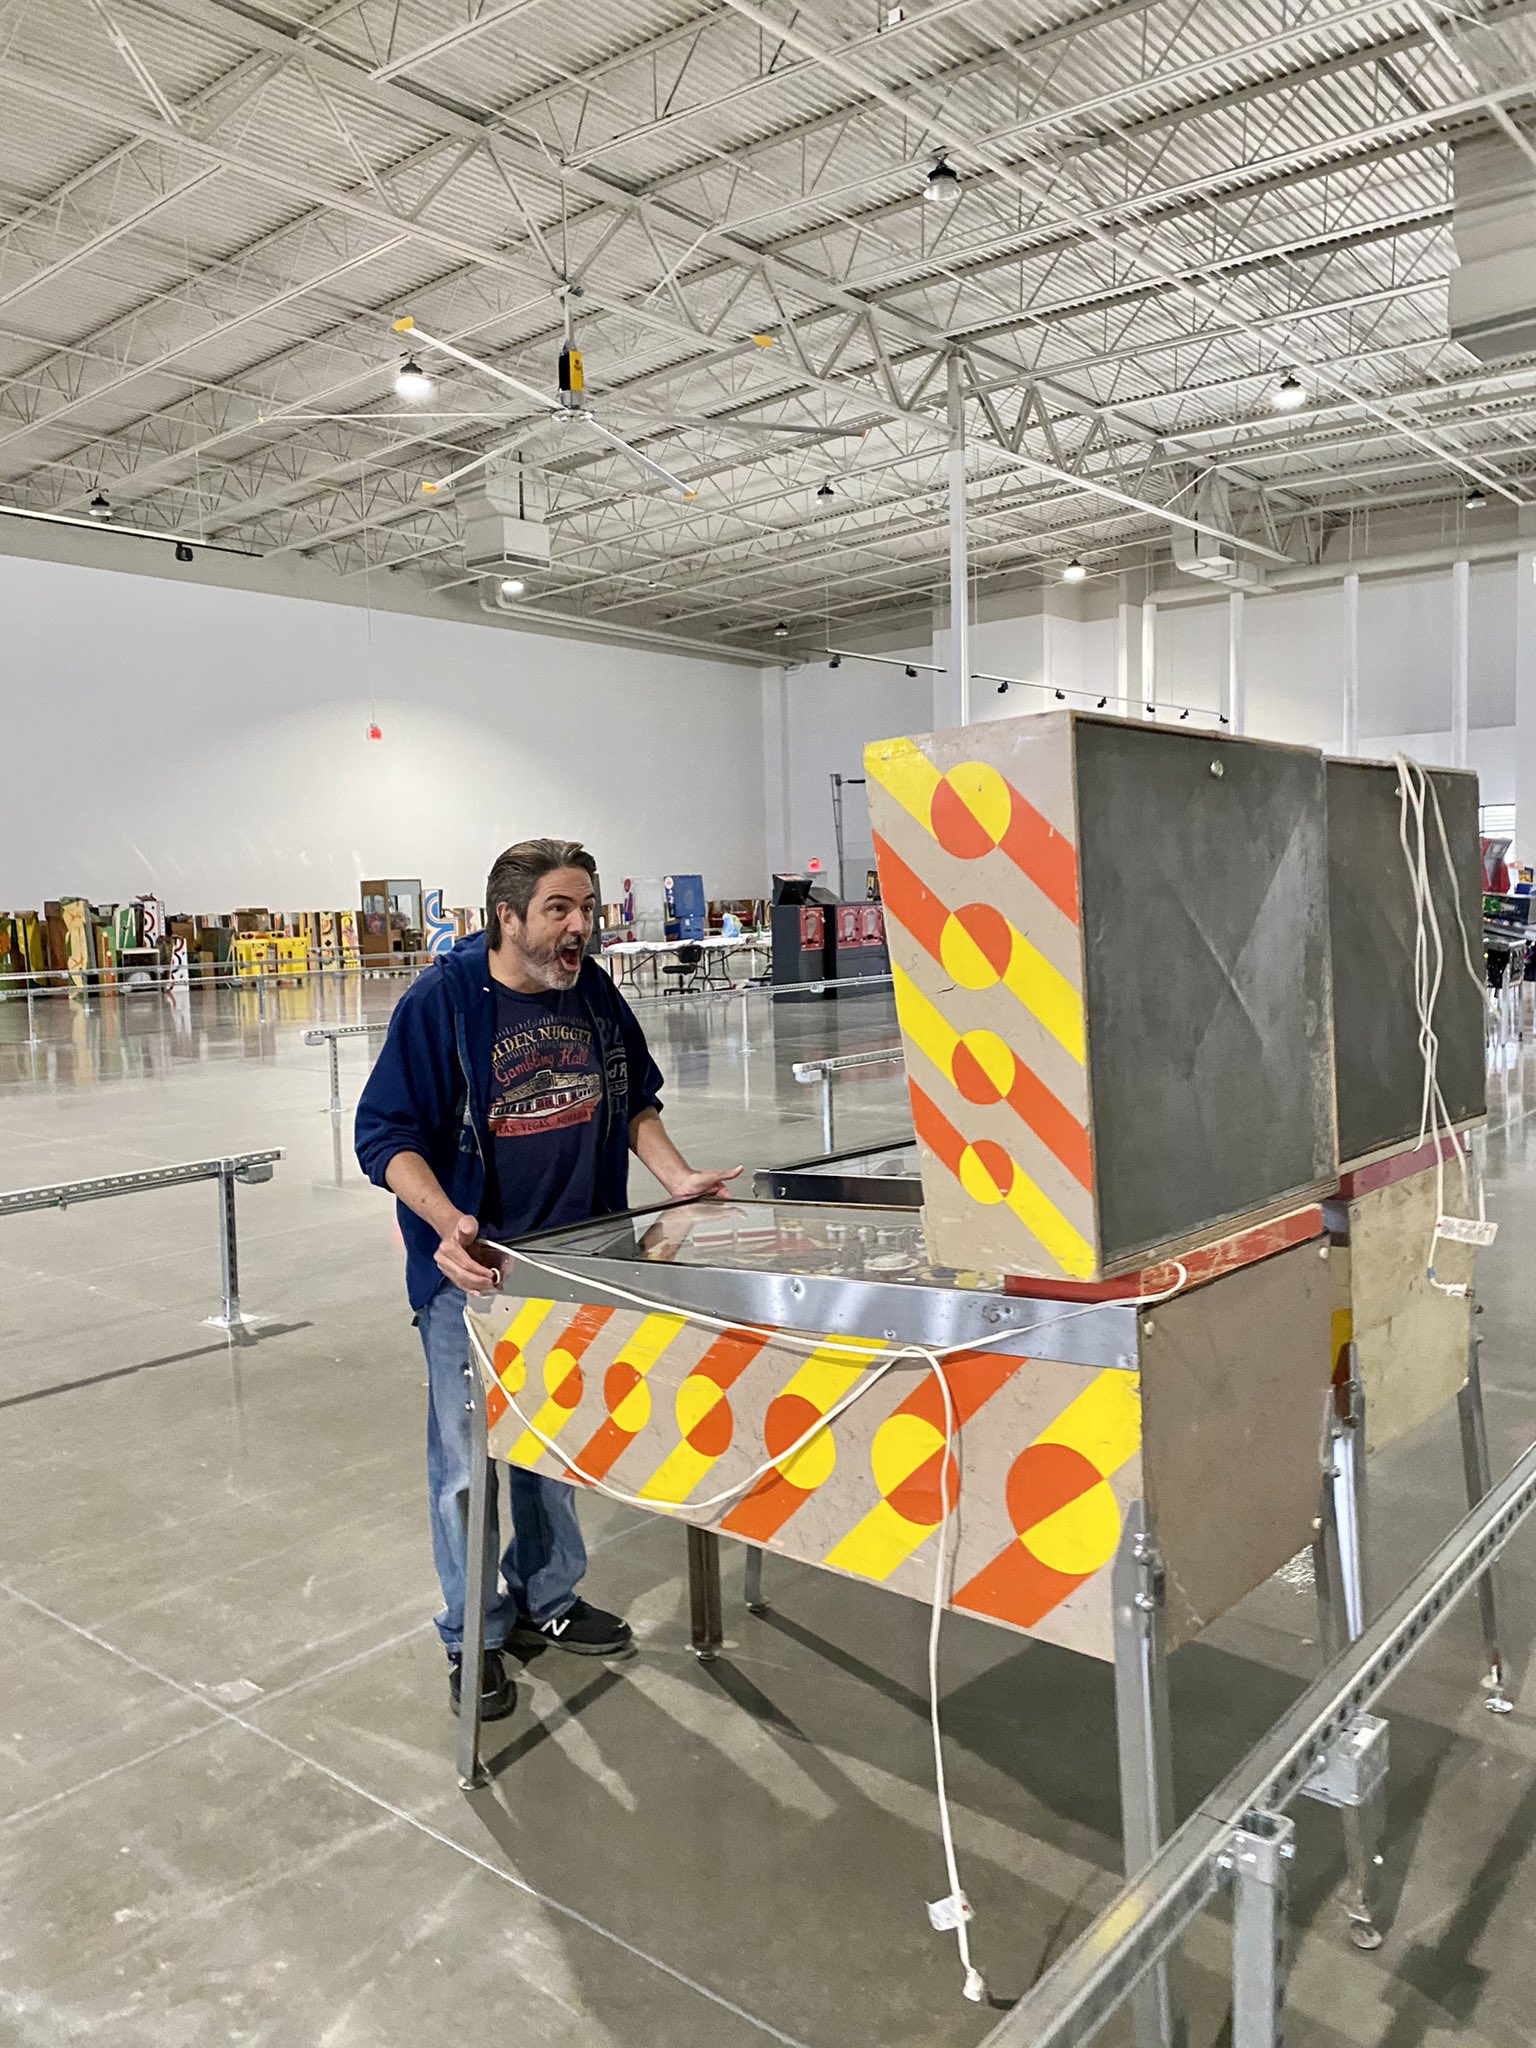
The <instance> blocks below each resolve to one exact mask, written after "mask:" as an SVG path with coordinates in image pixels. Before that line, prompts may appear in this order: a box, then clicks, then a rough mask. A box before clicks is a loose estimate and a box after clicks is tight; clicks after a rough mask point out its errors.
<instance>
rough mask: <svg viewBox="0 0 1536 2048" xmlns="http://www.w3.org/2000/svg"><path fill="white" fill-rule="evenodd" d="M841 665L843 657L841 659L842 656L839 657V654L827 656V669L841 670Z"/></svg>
mask: <svg viewBox="0 0 1536 2048" xmlns="http://www.w3.org/2000/svg"><path fill="white" fill-rule="evenodd" d="M842 665H843V657H842V656H841V655H840V654H829V655H828V656H827V667H828V668H841V667H842Z"/></svg>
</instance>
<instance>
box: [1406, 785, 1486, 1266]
mask: <svg viewBox="0 0 1536 2048" xmlns="http://www.w3.org/2000/svg"><path fill="white" fill-rule="evenodd" d="M1394 765H1395V767H1396V769H1397V794H1398V825H1397V836H1398V841H1399V843H1400V845H1401V846H1402V849H1403V858H1404V860H1405V861H1406V862H1407V864H1408V878H1409V883H1410V886H1411V888H1412V891H1413V904H1414V918H1415V930H1414V947H1413V983H1414V1006H1415V1009H1416V1011H1417V1014H1418V1020H1419V1051H1420V1054H1421V1055H1422V1057H1423V1061H1424V1087H1423V1095H1422V1099H1421V1103H1420V1110H1419V1143H1420V1144H1421V1145H1422V1144H1424V1143H1425V1142H1426V1139H1427V1140H1428V1141H1429V1142H1430V1143H1432V1144H1433V1146H1434V1150H1435V1221H1434V1225H1433V1227H1432V1229H1431V1231H1430V1239H1429V1258H1428V1262H1427V1265H1426V1269H1425V1270H1426V1277H1427V1278H1428V1280H1429V1284H1430V1285H1431V1287H1433V1288H1434V1289H1435V1290H1436V1291H1437V1292H1438V1293H1440V1294H1450V1295H1458V1296H1464V1295H1465V1294H1466V1293H1467V1292H1468V1289H1467V1287H1466V1286H1465V1284H1463V1283H1460V1282H1455V1283H1452V1282H1448V1281H1444V1280H1442V1279H1441V1278H1440V1277H1439V1275H1438V1274H1437V1272H1436V1271H1435V1254H1436V1249H1437V1247H1438V1245H1439V1243H1440V1239H1441V1236H1442V1234H1443V1232H1442V1225H1443V1224H1444V1223H1445V1221H1446V1210H1445V1148H1446V1143H1447V1141H1449V1143H1450V1146H1451V1149H1452V1150H1453V1151H1454V1153H1455V1155H1456V1161H1457V1164H1458V1166H1459V1167H1460V1169H1461V1198H1462V1202H1463V1204H1464V1206H1467V1207H1470V1206H1471V1203H1472V1200H1473V1178H1474V1177H1473V1171H1472V1156H1471V1147H1470V1145H1469V1144H1468V1143H1467V1142H1466V1140H1465V1139H1464V1138H1463V1137H1462V1135H1461V1134H1460V1132H1458V1131H1457V1130H1456V1129H1455V1128H1454V1126H1453V1124H1452V1120H1451V1115H1450V1111H1449V1109H1448V1107H1447V1105H1446V1100H1445V1095H1444V1092H1443V1090H1442V1089H1441V1086H1440V1072H1439V1068H1440V1038H1439V1034H1438V1032H1437V1031H1436V1029H1435V1007H1436V1004H1437V1002H1438V1001H1439V996H1440V988H1441V984H1442V982H1443V980H1444V975H1445V943H1444V940H1443V938H1442V935H1441V931H1440V919H1439V915H1438V913H1437V911H1436V909H1435V902H1434V892H1433V888H1432V886H1431V880H1430V863H1429V842H1428V836H1427V832H1426V810H1427V809H1428V810H1431V811H1433V814H1434V820H1435V830H1436V835H1437V837H1438V839H1439V842H1440V851H1441V856H1442V858H1443V860H1444V862H1445V871H1446V876H1447V878H1448V881H1449V885H1450V890H1451V901H1452V904H1453V906H1454V908H1455V912H1456V924H1457V929H1458V931H1459V933H1460V937H1461V955H1462V963H1463V965H1464V966H1465V968H1466V971H1467V974H1468V976H1469V978H1470V979H1471V981H1472V984H1473V986H1474V987H1475V988H1476V990H1477V992H1478V1002H1479V1007H1480V1008H1482V1009H1483V1010H1484V1012H1485V1014H1486V1009H1487V1004H1488V990H1487V986H1486V983H1485V981H1484V978H1483V977H1482V976H1481V975H1480V974H1479V973H1478V971H1477V969H1476V968H1475V967H1474V965H1473V963H1472V944H1471V940H1470V939H1469V937H1468V935H1467V926H1466V920H1465V918H1464V917H1463V916H1462V912H1461V891H1460V889H1459V888H1458V886H1457V881H1456V869H1455V866H1454V864H1453V862H1452V860H1451V848H1450V839H1449V836H1448V834H1447V832H1446V829H1445V816H1444V813H1443V812H1442V810H1441V807H1440V793H1439V791H1438V790H1437V789H1436V788H1435V785H1434V783H1433V782H1432V781H1431V779H1430V777H1429V774H1428V772H1427V771H1426V770H1425V768H1424V767H1423V766H1422V765H1421V764H1420V763H1419V762H1417V761H1413V760H1410V759H1409V757H1408V756H1407V755H1406V754H1398V755H1396V756H1395V757H1394ZM1410 821H1411V823H1410ZM1476 1202H1477V1221H1478V1223H1479V1224H1483V1223H1485V1222H1486V1220H1487V1207H1486V1198H1485V1195H1484V1190H1483V1183H1482V1176H1481V1175H1480V1174H1479V1175H1477V1176H1476Z"/></svg>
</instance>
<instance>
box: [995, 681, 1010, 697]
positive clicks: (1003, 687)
mask: <svg viewBox="0 0 1536 2048" xmlns="http://www.w3.org/2000/svg"><path fill="white" fill-rule="evenodd" d="M997 694H998V695H999V697H1006V696H1007V694H1008V685H1007V684H1006V683H999V684H998V686H997Z"/></svg>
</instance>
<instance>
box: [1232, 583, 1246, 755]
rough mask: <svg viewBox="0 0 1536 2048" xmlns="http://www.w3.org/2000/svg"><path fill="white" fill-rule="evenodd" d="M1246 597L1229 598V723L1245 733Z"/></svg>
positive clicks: (1237, 593) (1237, 594) (1234, 594)
mask: <svg viewBox="0 0 1536 2048" xmlns="http://www.w3.org/2000/svg"><path fill="white" fill-rule="evenodd" d="M1243 597H1244V593H1243V592H1242V591H1241V590H1234V591H1233V592H1232V595H1231V596H1230V597H1229V598H1228V599H1227V724H1228V725H1229V726H1230V727H1231V729H1232V731H1233V732H1244V731H1246V729H1247V722H1248V701H1247V699H1248V672H1247V665H1246V663H1245V661H1244V657H1243Z"/></svg>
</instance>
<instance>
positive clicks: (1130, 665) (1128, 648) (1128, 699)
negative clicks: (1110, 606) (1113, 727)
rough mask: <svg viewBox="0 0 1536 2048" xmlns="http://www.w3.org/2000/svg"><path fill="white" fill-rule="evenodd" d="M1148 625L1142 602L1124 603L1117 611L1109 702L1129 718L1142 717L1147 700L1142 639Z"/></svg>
mask: <svg viewBox="0 0 1536 2048" xmlns="http://www.w3.org/2000/svg"><path fill="white" fill-rule="evenodd" d="M1145 631H1146V628H1145V626H1144V624H1143V618H1142V608H1141V606H1140V605H1139V604H1123V605H1121V607H1120V609H1119V611H1118V612H1117V613H1116V614H1115V681H1114V691H1113V695H1112V696H1111V698H1110V703H1111V705H1112V706H1113V708H1114V709H1115V710H1117V711H1121V712H1124V713H1125V715H1126V716H1127V717H1129V718H1140V717H1142V716H1143V715H1144V714H1143V712H1142V708H1141V707H1142V704H1143V703H1144V702H1145V701H1146V700H1145V699H1144V698H1141V697H1140V696H1139V695H1138V693H1139V691H1140V689H1141V643H1142V636H1143V634H1144V633H1145Z"/></svg>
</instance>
